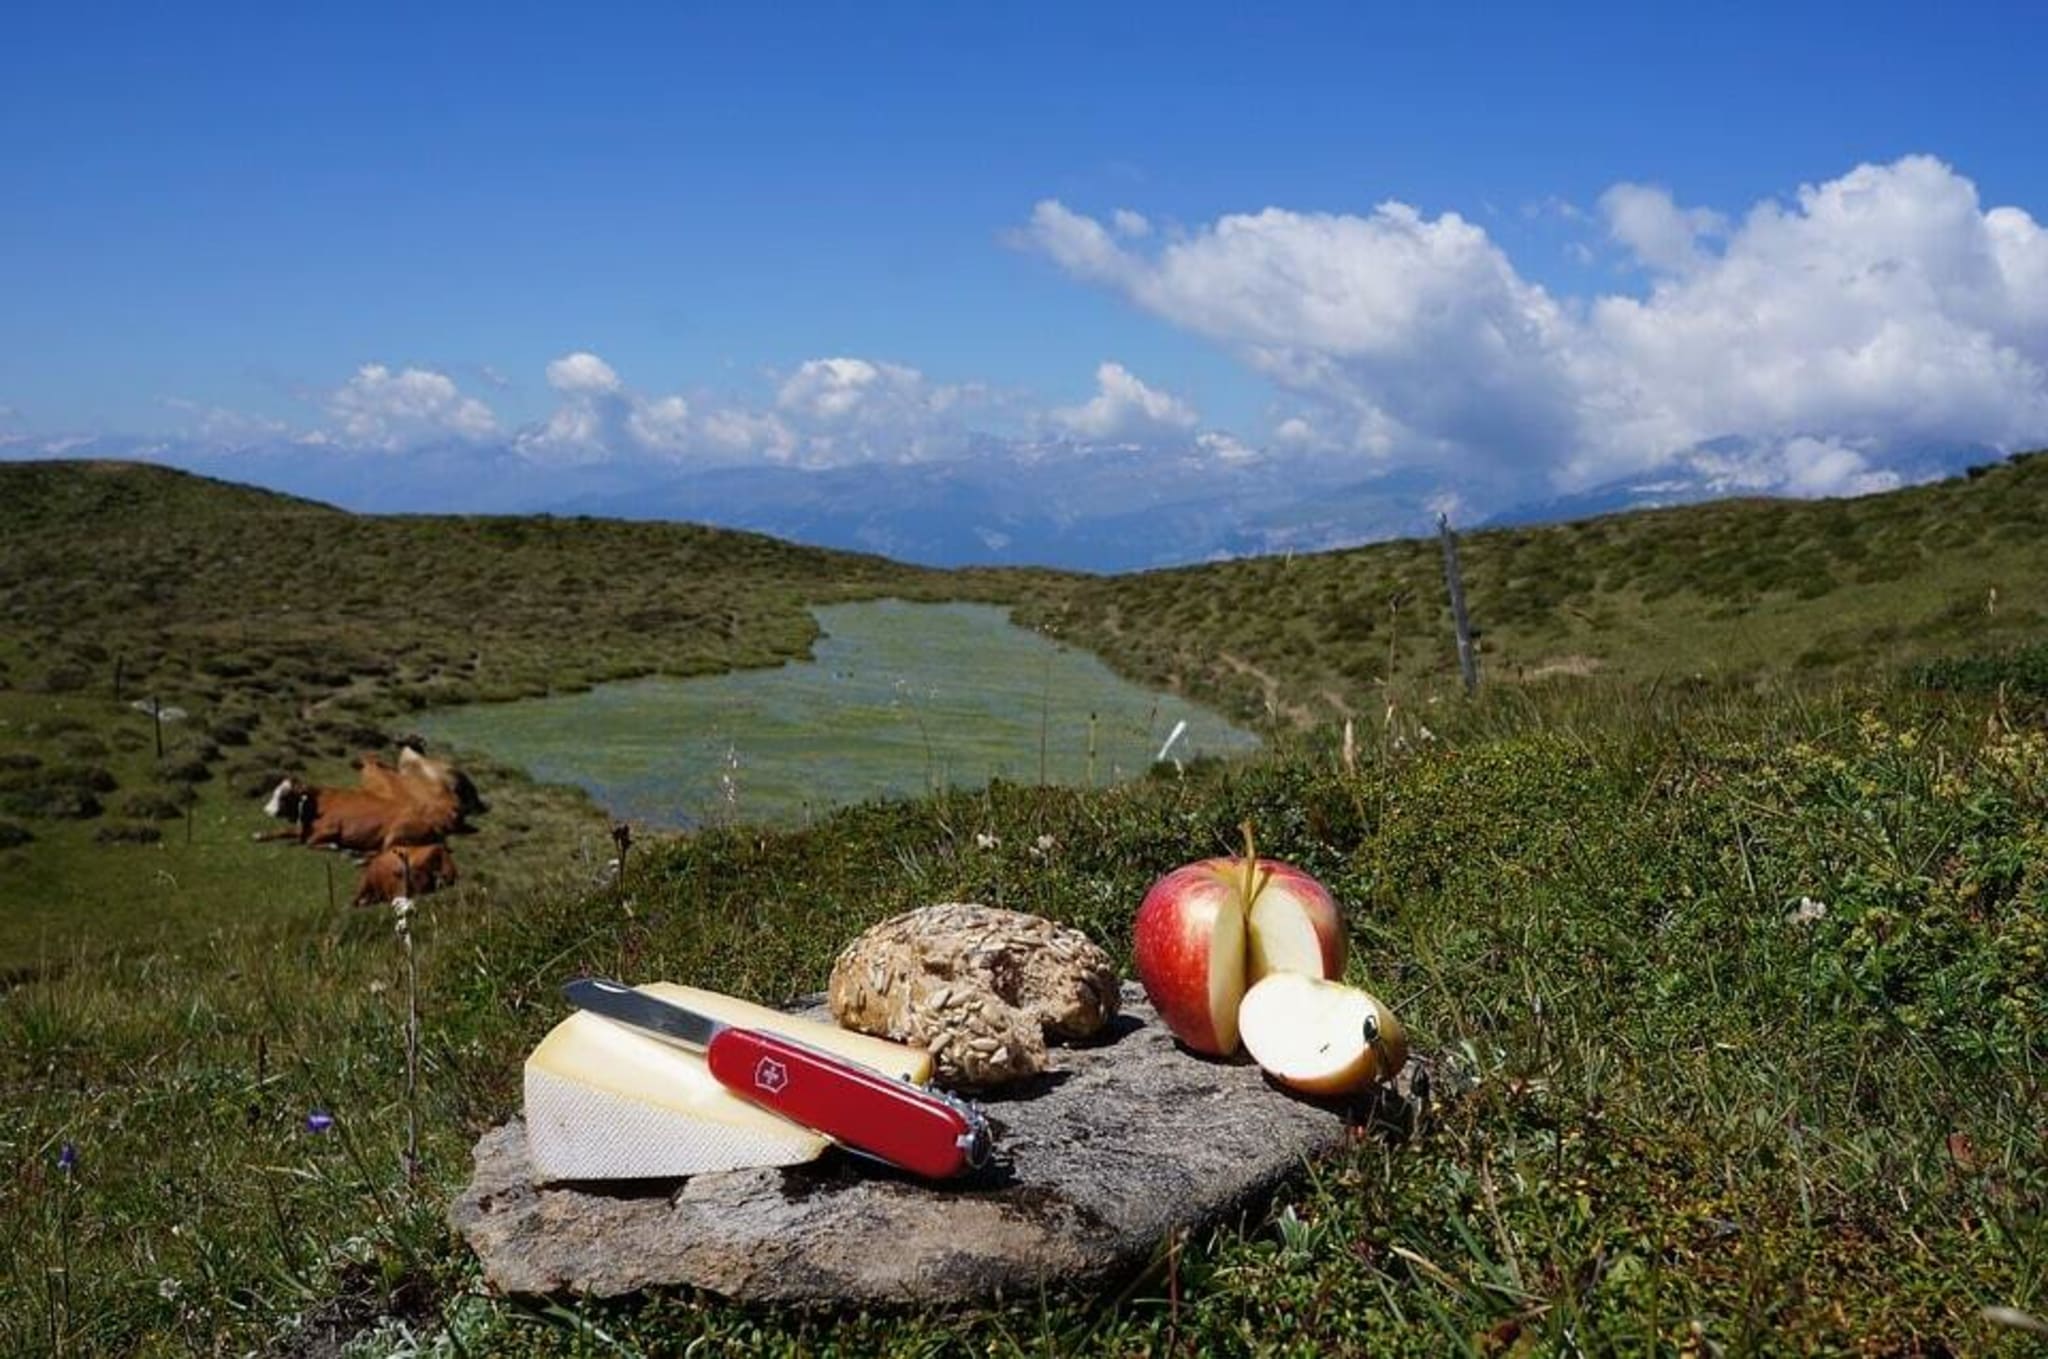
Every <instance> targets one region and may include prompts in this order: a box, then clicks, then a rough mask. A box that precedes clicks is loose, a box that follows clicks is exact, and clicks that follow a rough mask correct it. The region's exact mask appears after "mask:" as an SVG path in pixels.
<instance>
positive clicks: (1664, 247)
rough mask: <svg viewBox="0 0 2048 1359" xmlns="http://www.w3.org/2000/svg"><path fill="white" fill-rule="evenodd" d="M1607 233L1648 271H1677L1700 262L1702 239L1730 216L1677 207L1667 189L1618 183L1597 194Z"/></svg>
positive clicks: (1724, 225)
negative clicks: (1626, 248) (1605, 221)
mask: <svg viewBox="0 0 2048 1359" xmlns="http://www.w3.org/2000/svg"><path fill="white" fill-rule="evenodd" d="M1600 213H1601V215H1602V216H1603V217H1605V218H1606V219H1607V234H1608V235H1609V236H1611V237H1613V238H1614V239H1615V240H1616V241H1618V242H1620V243H1621V244H1622V245H1624V246H1626V247H1628V249H1629V251H1630V253H1632V254H1633V255H1634V256H1635V257H1636V259H1637V260H1638V261H1639V262H1640V263H1641V264H1642V265H1643V266H1644V267H1645V268H1647V269H1655V270H1659V271H1661V272H1664V273H1668V274H1681V273H1685V272H1686V271H1688V270H1690V269H1693V268H1696V267H1698V266H1699V265H1700V264H1701V263H1702V262H1703V260H1702V256H1701V251H1700V243H1701V240H1702V238H1704V237H1708V236H1718V235H1720V234H1722V233H1724V232H1725V231H1727V229H1728V220H1727V219H1726V218H1725V217H1723V216H1721V214H1720V213H1718V212H1714V211H1712V210H1711V209H1708V208H1690V209H1687V208H1681V207H1679V206H1678V204H1677V203H1675V202H1673V201H1672V198H1671V192H1670V190H1668V189H1663V188H1659V187H1657V186H1656V185H1653V184H1616V185H1615V186H1614V187H1613V188H1611V189H1609V190H1608V191H1607V192H1606V193H1603V194H1601V195H1600Z"/></svg>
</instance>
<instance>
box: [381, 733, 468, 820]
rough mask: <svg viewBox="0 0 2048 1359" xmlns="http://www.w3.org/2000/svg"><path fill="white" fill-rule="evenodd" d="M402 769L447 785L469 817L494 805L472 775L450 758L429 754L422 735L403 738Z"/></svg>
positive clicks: (401, 748) (400, 746)
mask: <svg viewBox="0 0 2048 1359" xmlns="http://www.w3.org/2000/svg"><path fill="white" fill-rule="evenodd" d="M398 770H399V772H400V773H401V774H404V775H406V776H407V777H409V778H422V779H429V780H431V781H433V782H434V783H437V784H439V785H440V786H441V787H443V788H445V789H447V790H448V792H449V794H450V795H452V796H453V797H454V799H455V803H456V805H457V806H458V807H460V808H462V814H463V816H465V817H470V816H482V815H483V814H484V813H485V812H487V811H489V810H490V809H491V804H490V803H488V802H485V801H484V800H483V797H482V796H481V795H480V794H479V793H478V792H477V790H476V784H475V783H473V782H471V780H470V777H469V775H467V774H465V773H463V772H462V771H461V770H460V769H457V768H456V767H455V766H454V765H453V764H452V763H450V762H449V761H447V760H437V759H434V758H433V757H432V756H430V755H428V754H427V743H426V742H425V741H424V740H422V739H421V738H420V737H418V736H402V737H400V738H399V741H398Z"/></svg>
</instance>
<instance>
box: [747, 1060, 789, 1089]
mask: <svg viewBox="0 0 2048 1359" xmlns="http://www.w3.org/2000/svg"><path fill="white" fill-rule="evenodd" d="M754 1084H755V1085H756V1086H758V1087H760V1088H761V1089H763V1090H766V1091H767V1092H768V1093H769V1094H771V1095H772V1094H774V1093H775V1092H776V1091H778V1090H780V1089H781V1088H782V1087H783V1086H785V1085H788V1084H789V1068H788V1067H785V1066H784V1065H783V1064H782V1063H780V1062H778V1061H776V1060H775V1059H774V1058H773V1057H763V1058H762V1059H761V1064H760V1065H759V1066H757V1067H755V1068H754Z"/></svg>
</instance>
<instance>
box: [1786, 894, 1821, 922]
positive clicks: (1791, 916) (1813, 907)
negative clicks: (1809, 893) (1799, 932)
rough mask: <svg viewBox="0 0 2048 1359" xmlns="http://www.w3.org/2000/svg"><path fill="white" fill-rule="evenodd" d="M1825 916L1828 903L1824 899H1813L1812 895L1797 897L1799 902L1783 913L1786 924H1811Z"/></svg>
mask: <svg viewBox="0 0 2048 1359" xmlns="http://www.w3.org/2000/svg"><path fill="white" fill-rule="evenodd" d="M1827 918H1828V904H1827V903H1826V902H1824V901H1815V900H1814V899H1813V898H1812V897H1801V898H1799V904H1798V905H1797V906H1794V907H1793V908H1792V909H1791V910H1790V911H1788V912H1786V913H1785V923H1786V924H1788V925H1811V924H1813V923H1814V922H1815V921H1819V920H1826V919H1827Z"/></svg>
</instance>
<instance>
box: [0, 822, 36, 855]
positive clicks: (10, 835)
mask: <svg viewBox="0 0 2048 1359" xmlns="http://www.w3.org/2000/svg"><path fill="white" fill-rule="evenodd" d="M35 838H36V837H35V832H33V831H31V830H30V829H29V828H28V827H27V826H24V825H22V824H21V823H20V822H19V821H0V849H13V848H14V847H15V846H16V845H25V844H27V843H28V842H29V841H31V840H33V839H35Z"/></svg>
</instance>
